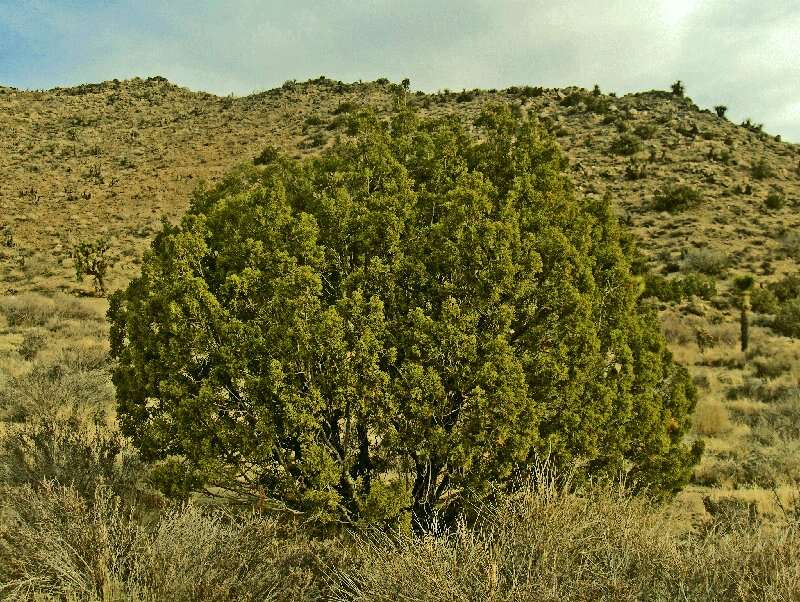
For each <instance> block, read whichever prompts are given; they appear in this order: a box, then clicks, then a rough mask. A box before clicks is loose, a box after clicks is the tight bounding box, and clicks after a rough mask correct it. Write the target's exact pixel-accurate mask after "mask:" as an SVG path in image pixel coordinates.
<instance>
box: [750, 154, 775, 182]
mask: <svg viewBox="0 0 800 602" xmlns="http://www.w3.org/2000/svg"><path fill="white" fill-rule="evenodd" d="M750 173H751V174H752V176H753V177H754V178H755V179H756V180H763V179H765V178H771V177H772V176H773V175H774V174H775V172H774V170H773V169H772V166H770V164H769V163H767V160H766V159H765V158H764V157H761V158H760V159H758V160H757V161H754V162H753V164H752V166H751V167H750Z"/></svg>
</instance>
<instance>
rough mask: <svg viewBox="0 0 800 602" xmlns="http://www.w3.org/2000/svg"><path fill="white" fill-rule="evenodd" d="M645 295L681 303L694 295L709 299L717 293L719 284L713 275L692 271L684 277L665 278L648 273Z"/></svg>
mask: <svg viewBox="0 0 800 602" xmlns="http://www.w3.org/2000/svg"><path fill="white" fill-rule="evenodd" d="M644 286H645V288H644V293H643V296H644V297H655V298H656V299H658V300H659V301H664V302H667V303H680V302H681V301H683V300H684V299H689V298H691V297H693V296H697V297H700V298H701V299H706V300H709V299H711V297H713V296H714V295H716V294H717V284H716V282H715V280H714V278H712V277H711V276H706V275H705V274H700V273H697V272H690V273H688V274H686V275H685V276H684V277H682V278H669V279H668V278H664V277H663V276H659V275H658V274H647V275H646V276H645V279H644Z"/></svg>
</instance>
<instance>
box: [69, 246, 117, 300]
mask: <svg viewBox="0 0 800 602" xmlns="http://www.w3.org/2000/svg"><path fill="white" fill-rule="evenodd" d="M108 248H109V243H108V241H107V240H106V239H104V238H100V239H98V240H95V241H85V242H81V243H79V244H78V245H77V246H76V247H75V248H74V249H73V250H72V259H73V260H74V261H75V276H76V277H77V278H78V281H79V282H80V281H82V280H83V277H84V276H91V277H92V278H93V279H94V290H95V292H96V293H97V294H98V295H101V296H102V295H105V293H106V287H105V282H104V279H105V276H106V271H107V270H108V268H110V267H111V266H112V265H113V264H114V260H113V259H112V258H111V257H109V256H108Z"/></svg>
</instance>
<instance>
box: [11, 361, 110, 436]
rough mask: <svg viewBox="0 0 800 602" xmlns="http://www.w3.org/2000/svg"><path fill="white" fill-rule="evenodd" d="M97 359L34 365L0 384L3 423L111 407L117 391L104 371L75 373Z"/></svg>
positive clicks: (34, 363) (94, 370)
mask: <svg viewBox="0 0 800 602" xmlns="http://www.w3.org/2000/svg"><path fill="white" fill-rule="evenodd" d="M96 361H98V359H97V357H94V358H93V357H92V356H91V355H83V356H82V355H80V354H75V355H70V354H66V355H64V356H62V357H60V358H58V359H56V360H52V361H39V360H36V361H34V362H33V363H32V364H31V365H30V368H28V369H27V370H25V371H23V372H22V373H21V374H15V375H10V376H7V377H6V378H4V379H2V380H0V420H13V421H16V422H19V421H23V420H27V419H29V418H31V417H36V416H54V415H56V414H58V413H59V411H62V410H64V411H69V410H70V409H71V408H81V409H91V408H105V407H108V406H109V405H110V404H111V403H112V401H113V399H114V388H113V385H112V384H111V379H110V377H109V375H108V373H107V372H106V371H104V370H96V369H91V370H80V369H76V366H79V365H80V364H81V363H82V362H83V363H86V362H88V363H89V364H95V362H96Z"/></svg>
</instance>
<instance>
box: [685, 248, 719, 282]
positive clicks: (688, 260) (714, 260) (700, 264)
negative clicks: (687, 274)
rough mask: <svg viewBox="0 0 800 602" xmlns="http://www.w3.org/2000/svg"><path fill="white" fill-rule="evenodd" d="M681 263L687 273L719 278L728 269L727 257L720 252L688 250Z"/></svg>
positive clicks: (703, 249)
mask: <svg viewBox="0 0 800 602" xmlns="http://www.w3.org/2000/svg"><path fill="white" fill-rule="evenodd" d="M683 261H684V267H685V269H686V270H688V271H691V272H700V273H702V274H707V275H709V276H719V275H720V274H722V272H723V271H724V270H725V268H726V267H728V263H729V257H728V255H727V254H725V253H723V252H722V251H715V250H713V249H706V248H702V249H690V250H689V251H688V252H687V253H686V255H685V257H684V260H683Z"/></svg>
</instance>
